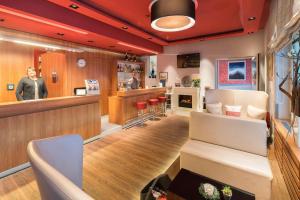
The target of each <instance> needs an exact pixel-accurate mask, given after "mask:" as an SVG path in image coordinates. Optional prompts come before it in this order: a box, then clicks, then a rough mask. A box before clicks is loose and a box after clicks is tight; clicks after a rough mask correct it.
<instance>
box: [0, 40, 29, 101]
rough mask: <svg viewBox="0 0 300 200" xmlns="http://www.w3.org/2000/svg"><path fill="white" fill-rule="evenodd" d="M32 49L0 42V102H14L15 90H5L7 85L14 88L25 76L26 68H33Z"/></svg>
mask: <svg viewBox="0 0 300 200" xmlns="http://www.w3.org/2000/svg"><path fill="white" fill-rule="evenodd" d="M33 57H34V56H33V48H32V47H30V46H24V45H18V44H14V43H10V42H4V41H0V102H7V101H16V96H15V90H10V91H8V90H7V84H8V83H12V84H14V85H15V88H16V87H17V85H18V82H19V80H20V79H21V78H22V77H23V76H25V74H26V68H27V67H29V66H33V64H34V63H33V62H34V61H33Z"/></svg>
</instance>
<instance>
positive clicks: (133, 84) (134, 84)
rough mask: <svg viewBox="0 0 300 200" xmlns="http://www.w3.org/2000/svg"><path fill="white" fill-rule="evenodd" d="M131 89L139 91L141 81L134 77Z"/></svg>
mask: <svg viewBox="0 0 300 200" xmlns="http://www.w3.org/2000/svg"><path fill="white" fill-rule="evenodd" d="M131 89H139V81H138V80H137V78H135V77H132V83H131Z"/></svg>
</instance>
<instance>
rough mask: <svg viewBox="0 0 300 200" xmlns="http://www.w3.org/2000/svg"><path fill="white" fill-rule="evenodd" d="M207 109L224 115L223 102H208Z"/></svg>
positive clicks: (212, 112) (209, 111)
mask: <svg viewBox="0 0 300 200" xmlns="http://www.w3.org/2000/svg"><path fill="white" fill-rule="evenodd" d="M206 109H207V112H208V113H211V114H216V115H222V103H221V102H219V103H208V104H206Z"/></svg>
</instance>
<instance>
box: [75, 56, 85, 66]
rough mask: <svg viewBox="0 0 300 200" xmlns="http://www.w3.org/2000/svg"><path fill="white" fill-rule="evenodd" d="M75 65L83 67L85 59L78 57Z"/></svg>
mask: <svg viewBox="0 0 300 200" xmlns="http://www.w3.org/2000/svg"><path fill="white" fill-rule="evenodd" d="M77 66H78V67H79V68H83V67H85V66H86V60H85V59H83V58H79V59H78V60H77Z"/></svg>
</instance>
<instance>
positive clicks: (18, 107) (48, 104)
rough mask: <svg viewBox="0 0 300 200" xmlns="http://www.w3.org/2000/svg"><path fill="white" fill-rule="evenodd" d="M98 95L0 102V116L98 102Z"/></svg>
mask: <svg viewBox="0 0 300 200" xmlns="http://www.w3.org/2000/svg"><path fill="white" fill-rule="evenodd" d="M99 98H100V96H99V95H91V96H66V97H56V98H47V99H39V100H29V101H15V102H7V103H6V102H5V103H0V118H2V117H11V116H16V115H23V114H29V113H36V112H42V111H47V110H52V109H58V108H65V107H71V106H76V105H84V104H90V103H96V102H99Z"/></svg>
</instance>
